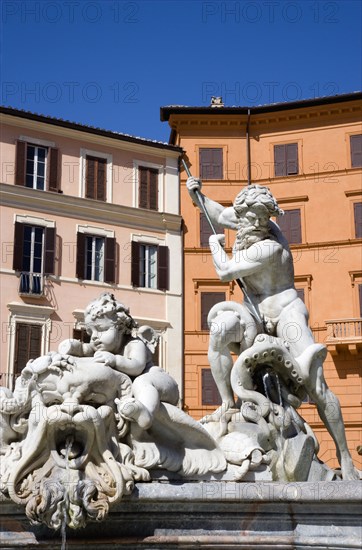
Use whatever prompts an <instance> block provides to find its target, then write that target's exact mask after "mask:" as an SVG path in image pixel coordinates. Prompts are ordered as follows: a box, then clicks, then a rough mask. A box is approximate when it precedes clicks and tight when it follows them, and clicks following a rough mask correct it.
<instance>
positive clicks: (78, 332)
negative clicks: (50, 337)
mask: <svg viewBox="0 0 362 550" xmlns="http://www.w3.org/2000/svg"><path fill="white" fill-rule="evenodd" d="M72 338H75V340H80V341H81V342H82V344H89V342H90V335H89V334H88V332H87V331H86V329H85V328H74V329H73V336H72Z"/></svg>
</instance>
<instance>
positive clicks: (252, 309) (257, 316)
mask: <svg viewBox="0 0 362 550" xmlns="http://www.w3.org/2000/svg"><path fill="white" fill-rule="evenodd" d="M181 162H182V165H183V167H184V169H185V172H186V174H187V177H188V178H191V177H192V175H191V172H190V170H189V167H188V166H187V164H186V162H185V159H183V158H181ZM195 195H196V197H197V199H198V201H199V204H200V208H201V210H202V212H203V214H204V215H205V218H206V219H207V222H208V224H209V226H210V229H211V231H212V232H213V234H214V235H217V233H216V231H215V227H214V226H213V224H212V221H211V218H210V216H209V213H208V211H207V210H206V206H205V203H204V200H203V197H202V195H201V193H200V191H199V190H198V189H195ZM236 283H237V285H238V286H239V288H240V289H241V291H242V293H243V295H244V300H245V302H246V303H247V307H248V309H249V311H250V313H251V314H252V316H253V317H254V318H255V319H256V321H257V322H258V323H260V324H261V325H263V321H262V319H261V317H260V314H259V312H258V310H257V309H256V307H255V305H254V304H253V302H252V301H251V299H250V297H249V296H248V292H247V290H246V288H245V284H244V282H243V280H242V279H236Z"/></svg>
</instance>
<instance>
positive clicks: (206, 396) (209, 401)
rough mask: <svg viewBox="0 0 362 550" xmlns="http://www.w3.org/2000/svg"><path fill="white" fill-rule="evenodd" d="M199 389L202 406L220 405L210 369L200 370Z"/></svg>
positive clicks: (219, 398)
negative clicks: (200, 390) (200, 389)
mask: <svg viewBox="0 0 362 550" xmlns="http://www.w3.org/2000/svg"><path fill="white" fill-rule="evenodd" d="M201 388H202V404H203V405H221V397H220V394H219V390H218V389H217V386H216V384H215V380H214V377H213V376H212V372H211V369H201Z"/></svg>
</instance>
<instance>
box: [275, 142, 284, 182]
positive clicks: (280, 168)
mask: <svg viewBox="0 0 362 550" xmlns="http://www.w3.org/2000/svg"><path fill="white" fill-rule="evenodd" d="M285 156H286V154H285V145H274V175H275V177H279V176H286V175H287V170H286V162H285Z"/></svg>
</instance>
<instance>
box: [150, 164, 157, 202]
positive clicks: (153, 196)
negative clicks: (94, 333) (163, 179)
mask: <svg viewBox="0 0 362 550" xmlns="http://www.w3.org/2000/svg"><path fill="white" fill-rule="evenodd" d="M148 177H149V208H150V210H158V170H155V169H150V170H149V171H148Z"/></svg>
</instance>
